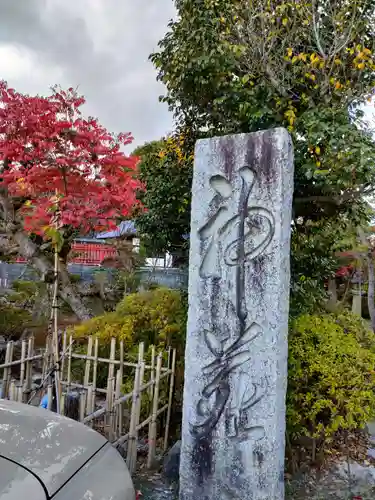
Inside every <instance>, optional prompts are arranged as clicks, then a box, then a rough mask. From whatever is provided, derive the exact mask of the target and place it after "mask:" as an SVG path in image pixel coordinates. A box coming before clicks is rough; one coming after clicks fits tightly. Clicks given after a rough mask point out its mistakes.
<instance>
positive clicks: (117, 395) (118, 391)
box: [112, 369, 122, 439]
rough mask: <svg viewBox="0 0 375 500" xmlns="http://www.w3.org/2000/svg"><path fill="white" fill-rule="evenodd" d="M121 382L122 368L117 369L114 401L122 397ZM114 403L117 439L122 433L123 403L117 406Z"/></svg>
mask: <svg viewBox="0 0 375 500" xmlns="http://www.w3.org/2000/svg"><path fill="white" fill-rule="evenodd" d="M121 384H122V379H121V369H120V370H117V373H116V386H115V396H114V401H117V400H118V399H120V396H121ZM113 403H114V402H113ZM113 403H112V410H113V413H114V422H113V435H114V439H117V438H118V437H119V434H120V427H121V426H120V413H121V412H120V410H121V409H122V405H119V406H118V405H116V406H115V405H114V404H113ZM120 435H121V434H120Z"/></svg>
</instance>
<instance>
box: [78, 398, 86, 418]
mask: <svg viewBox="0 0 375 500" xmlns="http://www.w3.org/2000/svg"><path fill="white" fill-rule="evenodd" d="M85 409H86V391H82V392H81V393H80V394H79V421H80V422H83V420H84V418H85Z"/></svg>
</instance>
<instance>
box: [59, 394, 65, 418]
mask: <svg viewBox="0 0 375 500" xmlns="http://www.w3.org/2000/svg"><path fill="white" fill-rule="evenodd" d="M65 401H66V392H62V393H61V399H60V415H65Z"/></svg>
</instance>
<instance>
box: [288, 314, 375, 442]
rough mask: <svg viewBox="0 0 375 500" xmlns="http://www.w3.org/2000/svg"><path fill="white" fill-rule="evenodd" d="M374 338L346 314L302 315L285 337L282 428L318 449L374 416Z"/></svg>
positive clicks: (355, 317)
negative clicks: (286, 365) (286, 357)
mask: <svg viewBox="0 0 375 500" xmlns="http://www.w3.org/2000/svg"><path fill="white" fill-rule="evenodd" d="M374 346H375V337H374V334H373V333H372V332H371V331H370V330H369V329H368V328H367V327H366V325H365V323H364V322H363V320H361V318H359V317H357V316H355V315H352V314H351V313H348V312H342V313H338V314H322V315H319V316H318V315H309V314H307V315H303V316H300V317H299V318H297V319H295V320H293V321H292V322H291V325H290V333H289V373H288V376H289V380H288V394H287V430H288V437H289V439H290V441H291V442H292V443H293V442H296V441H298V438H301V437H309V438H312V439H313V440H314V441H315V444H317V446H318V447H319V446H320V447H321V448H324V446H325V445H326V444H328V443H330V442H332V440H333V439H334V437H335V436H336V435H337V433H338V432H339V431H342V430H354V429H358V428H362V427H364V426H365V424H366V423H367V422H368V421H369V420H370V419H371V418H372V417H373V415H374V414H375V395H374V389H375V371H374V369H375V354H374Z"/></svg>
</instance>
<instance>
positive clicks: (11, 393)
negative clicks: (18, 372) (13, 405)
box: [9, 379, 17, 401]
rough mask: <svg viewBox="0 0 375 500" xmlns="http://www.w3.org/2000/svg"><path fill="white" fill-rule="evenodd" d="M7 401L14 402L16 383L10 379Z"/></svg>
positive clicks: (15, 398)
mask: <svg viewBox="0 0 375 500" xmlns="http://www.w3.org/2000/svg"><path fill="white" fill-rule="evenodd" d="M9 399H10V401H16V400H17V397H16V381H15V380H14V379H12V380H11V381H10V384H9Z"/></svg>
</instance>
